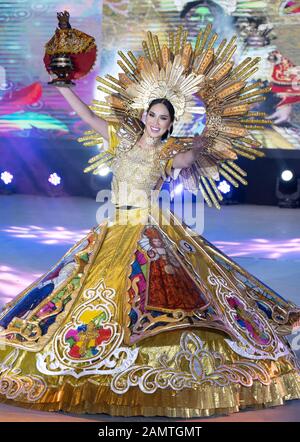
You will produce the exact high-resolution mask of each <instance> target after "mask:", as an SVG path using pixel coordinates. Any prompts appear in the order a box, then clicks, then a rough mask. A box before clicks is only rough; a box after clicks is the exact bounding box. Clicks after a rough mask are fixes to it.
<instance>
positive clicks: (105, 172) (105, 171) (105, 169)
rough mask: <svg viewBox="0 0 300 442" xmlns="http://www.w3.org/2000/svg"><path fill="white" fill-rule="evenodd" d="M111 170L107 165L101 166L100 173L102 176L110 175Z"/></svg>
mask: <svg viewBox="0 0 300 442" xmlns="http://www.w3.org/2000/svg"><path fill="white" fill-rule="evenodd" d="M109 172H110V168H109V167H107V166H104V167H101V169H99V172H98V175H100V176H106V175H108V174H109Z"/></svg>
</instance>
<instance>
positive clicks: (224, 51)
mask: <svg viewBox="0 0 300 442" xmlns="http://www.w3.org/2000/svg"><path fill="white" fill-rule="evenodd" d="M236 38H237V37H236V35H234V36H233V37H232V38H231V40H230V42H229V43H228V44H227V46H226V47H225V48H224V50H223V51H222V53H221V54H220V55H219V58H218V59H217V60H216V62H217V63H221V62H222V61H223V60H224V59H225V57H226V56H227V55H228V53H229V51H230V50H231V48H232V46H233V45H234V43H235V41H236Z"/></svg>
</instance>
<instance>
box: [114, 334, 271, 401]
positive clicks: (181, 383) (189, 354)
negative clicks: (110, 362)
mask: <svg viewBox="0 0 300 442" xmlns="http://www.w3.org/2000/svg"><path fill="white" fill-rule="evenodd" d="M256 380H257V381H259V382H260V383H262V384H264V385H269V384H270V382H271V379H270V376H269V374H268V373H267V371H266V370H265V369H264V368H263V367H262V366H260V365H259V364H258V363H254V362H250V361H247V360H240V361H239V362H235V363H226V361H225V360H224V356H223V355H221V354H220V353H218V352H213V351H209V350H206V349H205V348H204V343H203V342H202V340H201V339H200V338H199V337H198V336H197V335H196V334H195V333H191V332H184V333H182V335H181V339H180V350H179V352H178V353H177V354H176V355H175V356H174V357H173V358H171V359H169V360H168V358H167V356H166V354H165V353H162V354H161V356H160V357H159V358H158V367H153V366H147V365H134V366H132V367H129V368H128V369H127V370H125V371H123V372H120V373H118V374H116V375H115V376H114V377H113V379H112V382H111V389H112V390H113V391H114V392H115V393H117V394H124V393H126V392H127V391H128V390H129V388H130V387H139V388H140V390H141V391H142V392H144V393H148V394H151V393H154V392H155V391H157V389H166V388H171V389H172V390H175V391H179V390H182V389H184V388H196V387H200V386H202V385H204V384H214V385H216V386H219V387H225V386H227V385H230V384H240V385H243V386H245V387H250V386H252V385H253V381H256Z"/></svg>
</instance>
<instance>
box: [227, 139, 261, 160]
mask: <svg viewBox="0 0 300 442" xmlns="http://www.w3.org/2000/svg"><path fill="white" fill-rule="evenodd" d="M232 144H233V146H236V147H237V148H238V149H242V150H243V151H246V152H248V153H250V154H251V155H252V154H253V155H256V156H257V157H264V156H265V154H264V152H262V151H261V150H259V149H258V148H254V147H247V146H244V145H242V144H240V143H239V142H237V141H232Z"/></svg>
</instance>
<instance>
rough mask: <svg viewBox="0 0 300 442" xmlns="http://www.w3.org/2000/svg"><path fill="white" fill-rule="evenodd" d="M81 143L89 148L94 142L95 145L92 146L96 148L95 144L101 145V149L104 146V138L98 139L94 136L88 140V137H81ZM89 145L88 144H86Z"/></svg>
mask: <svg viewBox="0 0 300 442" xmlns="http://www.w3.org/2000/svg"><path fill="white" fill-rule="evenodd" d="M77 141H79V143H83V145H84V146H87V147H89V143H91V142H92V141H93V142H94V144H92V146H94V145H95V144H99V145H101V147H102V146H103V138H102V137H96V136H95V135H94V136H92V135H91V137H90V138H86V137H80V138H78V140H77ZM86 143H88V144H86Z"/></svg>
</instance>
